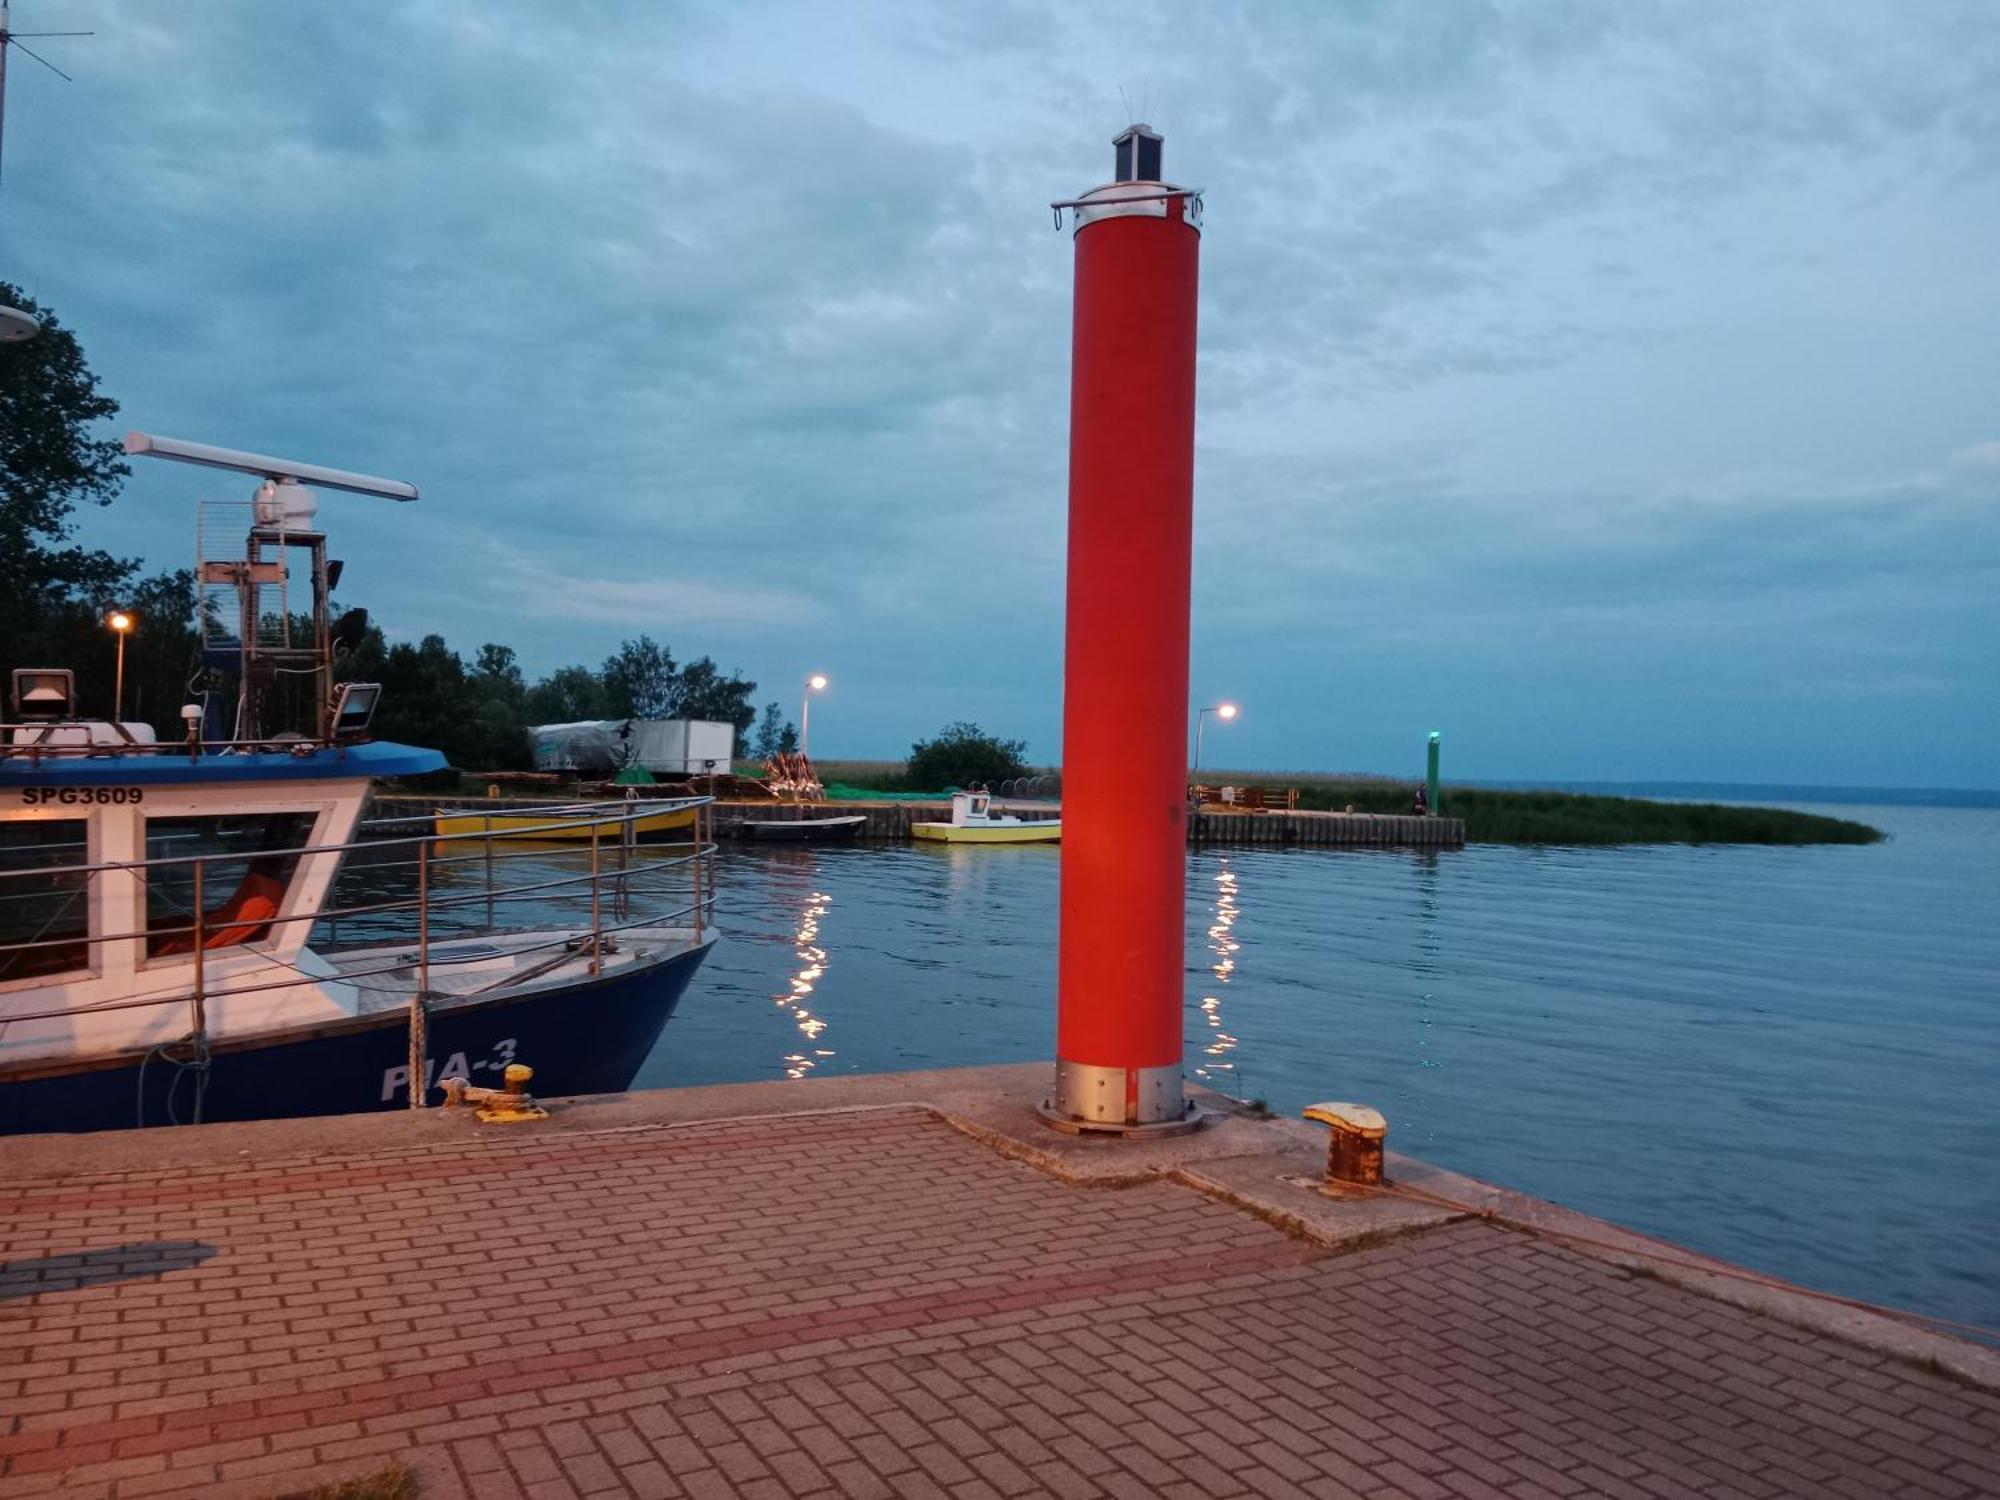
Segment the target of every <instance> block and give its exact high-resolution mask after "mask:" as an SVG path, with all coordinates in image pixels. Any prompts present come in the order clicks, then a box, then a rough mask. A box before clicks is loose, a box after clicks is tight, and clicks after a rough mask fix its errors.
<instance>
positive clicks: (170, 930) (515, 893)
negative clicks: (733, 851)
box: [0, 844, 717, 957]
mask: <svg viewBox="0 0 2000 1500" xmlns="http://www.w3.org/2000/svg"><path fill="white" fill-rule="evenodd" d="M716 849H717V846H716V845H714V844H708V845H705V846H704V847H703V848H701V849H699V850H697V851H694V852H691V853H688V854H683V855H679V856H677V857H676V858H673V859H661V860H653V861H651V862H650V863H648V864H645V865H640V866H637V867H636V868H633V869H630V870H628V871H627V872H625V873H624V874H623V875H622V876H621V875H614V876H613V877H612V878H613V879H616V880H623V881H625V882H628V883H629V882H633V881H645V880H648V879H650V878H652V877H653V876H654V875H655V874H656V873H658V872H661V871H666V870H676V869H679V868H680V867H681V866H683V865H687V864H696V863H697V862H698V861H701V860H705V859H707V858H709V857H711V856H713V855H714V854H715V853H716ZM537 852H541V853H543V854H544V857H546V851H537ZM563 852H564V853H570V854H581V853H582V852H583V851H582V850H580V849H575V850H565V851H563ZM217 857H218V856H215V855H209V856H207V858H208V859H209V860H210V861H211V862H213V861H214V860H216V859H217ZM223 857H224V858H228V859H231V860H234V859H235V858H236V856H233V855H231V856H223ZM403 863H404V862H402V861H399V862H398V863H396V864H393V865H384V866H378V867H376V868H381V869H400V868H402V864H403ZM408 863H410V864H415V863H416V861H414V860H412V861H408ZM454 863H468V861H454ZM57 868H58V869H59V870H68V869H73V868H75V867H74V866H59V867H57ZM36 873H41V874H47V873H49V872H48V871H39V872H36ZM592 878H593V877H592V876H591V875H589V874H588V873H585V874H582V875H566V876H563V877H560V878H558V879H555V880H538V881H535V882H533V883H532V884H529V885H517V886H508V887H506V888H504V889H502V890H497V891H468V892H463V893H461V894H458V895H454V896H432V897H430V898H429V901H428V903H427V904H428V905H429V907H430V909H431V910H433V911H438V910H442V909H446V908H450V907H458V906H473V905H477V904H479V903H482V902H492V901H519V900H524V899H526V898H527V897H529V896H534V895H538V894H541V893H542V892H545V891H553V890H559V889H561V888H562V887H564V886H578V885H584V884H587V883H588V882H589V881H590V880H591V879H592ZM418 905H419V898H417V897H409V898H407V899H404V900H400V901H377V902H372V903H370V904H368V905H365V906H336V907H322V908H321V909H320V910H318V911H316V912H295V913H293V914H292V915H290V916H270V917H259V918H258V919H257V925H258V926H259V927H292V926H296V925H297V924H298V923H300V922H305V923H309V924H313V925H317V924H318V923H320V922H337V921H340V920H341V919H343V918H347V917H367V916H379V915H381V914H382V913H384V912H396V911H415V910H417V908H418ZM196 915H197V916H199V915H200V914H199V913H196ZM231 925H232V926H234V925H237V924H235V923H232V924H231ZM200 930H201V924H200V923H199V922H190V923H188V924H186V925H185V926H174V927H168V926H160V927H154V926H146V927H142V928H138V929H136V930H134V931H131V932H107V933H100V934H99V935H97V936H96V937H93V938H88V939H85V940H84V941H88V942H90V943H119V942H131V941H132V940H133V939H135V938H153V937H180V936H184V935H186V934H188V933H192V932H198V931H200ZM77 941H79V939H77V938H75V937H55V938H29V939H27V940H25V941H22V942H18V943H4V944H0V952H4V953H17V952H26V951H28V950H29V949H33V948H63V947H68V946H70V945H71V944H73V943H76V942H77ZM328 951H334V950H331V949H330V950H328ZM169 956H171V957H179V956H180V955H178V954H174V955H169Z"/></svg>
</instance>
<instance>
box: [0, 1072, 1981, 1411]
mask: <svg viewBox="0 0 2000 1500" xmlns="http://www.w3.org/2000/svg"><path fill="white" fill-rule="evenodd" d="M1053 1073H1054V1067H1053V1064H1052V1063H1017V1064H1005V1065H999V1066H985V1067H971V1068H951V1069H936V1070H925V1071H915V1072H906V1073H875V1074H852V1075H847V1076H841V1077H828V1078H812V1079H800V1080H789V1079H788V1080H778V1081H772V1082H764V1083H736V1084H715V1085H706V1086H699V1087H691V1088H678V1089H648V1090H637V1091H634V1092H631V1093H626V1094H615V1095H595V1096H584V1097H578V1098H571V1099H559V1100H549V1101H543V1102H545V1103H548V1104H549V1106H550V1108H551V1111H552V1113H551V1117H550V1118H549V1119H548V1120H546V1121H540V1122H536V1123H534V1124H532V1125H514V1126H500V1127H494V1126H481V1125H479V1124H478V1123H476V1122H475V1121H474V1120H473V1118H472V1116H471V1112H470V1111H469V1110H467V1111H447V1110H443V1109H435V1108H434V1109H430V1110H426V1111H423V1112H421V1113H419V1114H411V1113H406V1112H395V1113H381V1114H364V1115H347V1116H336V1117H321V1118H314V1119H300V1120H264V1121H253V1122H246V1123H232V1124H220V1125H202V1126H186V1127H179V1128H173V1129H158V1130H147V1131H111V1132H103V1133H97V1134H88V1135H37V1136H14V1137H8V1138H5V1139H0V1179H4V1181H5V1182H6V1184H7V1188H8V1189H19V1188H21V1187H23V1186H26V1185H27V1184H28V1183H30V1182H31V1181H33V1180H35V1179H51V1178H64V1177H71V1176H78V1175H84V1174H88V1175H91V1176H104V1175H107V1174H116V1175H120V1176H143V1175H144V1174H146V1173H147V1172H149V1171H153V1170H167V1169H172V1170H176V1171H185V1170H187V1169H189V1168H200V1167H225V1166H226V1167H235V1168H240V1167H245V1166H263V1167H275V1166H279V1165H283V1164H297V1163H299V1162H300V1161H301V1160H305V1161H317V1160H321V1159H323V1158H325V1157H327V1156H329V1155H333V1154H338V1155H341V1156H345V1157H352V1156H355V1155H363V1154H367V1153H369V1152H371V1151H392V1150H407V1149H408V1148H409V1147H410V1146H411V1144H412V1142H413V1139H415V1140H418V1141H421V1140H423V1139H426V1138H428V1139H433V1140H441V1139H444V1138H450V1137H452V1136H456V1135H457V1134H458V1133H460V1132H478V1133H480V1134H482V1135H485V1136H488V1137H492V1136H493V1135H494V1133H495V1132H497V1131H507V1132H512V1131H521V1132H524V1133H525V1134H527V1135H532V1136H534V1137H542V1136H546V1135H547V1134H550V1133H558V1134H584V1135H604V1134H613V1133H623V1132H638V1131H649V1130H658V1129H661V1128H672V1127H676V1126H694V1125H717V1124H723V1123H735V1122H746V1121H765V1120H772V1119H780V1120H781V1119H785V1118H788V1117H789V1118H797V1119H800V1120H805V1119H809V1118H813V1117H822V1116H828V1115H840V1114H858V1113H874V1112H884V1111H894V1110H909V1111H917V1112H922V1113H925V1114H928V1115H930V1116H933V1117H935V1118H937V1119H939V1120H942V1121H943V1122H945V1123H946V1124H948V1125H950V1126H951V1127H952V1128H954V1129H955V1130H957V1131H959V1132H960V1133H962V1134H964V1135H966V1136H968V1137H971V1138H972V1139H974V1140H977V1141H979V1142H981V1143H983V1144H985V1145H986V1146H988V1147H990V1148H991V1149H993V1150H995V1151H997V1152H999V1153H1000V1154H1002V1155H1004V1156H1007V1157H1010V1158H1012V1159H1014V1160H1016V1161H1019V1162H1021V1163H1022V1164H1024V1165H1025V1166H1028V1167H1031V1168H1033V1169H1034V1170H1036V1171H1039V1172H1042V1173H1044V1174H1047V1175H1049V1176H1051V1177H1054V1178H1056V1179H1057V1180H1059V1181H1062V1182H1064V1183H1066V1184H1069V1185H1072V1186H1076V1187H1084V1188H1095V1189H1102V1190H1117V1189H1119V1188H1125V1187H1132V1186H1136V1185H1138V1184H1141V1183H1146V1182H1152V1181H1158V1180H1161V1179H1165V1180H1169V1181H1173V1182H1177V1183H1180V1184H1182V1185H1184V1186H1186V1187H1188V1188H1191V1189H1193V1190H1195V1191H1197V1192H1200V1193H1203V1194H1205V1195H1207V1196H1209V1197H1211V1198H1214V1199H1217V1200H1220V1201H1222V1202H1225V1203H1228V1204H1230V1205H1232V1206H1234V1207H1236V1208H1238V1209H1241V1210H1243V1211H1245V1212H1248V1213H1251V1214H1254V1215H1256V1216H1257V1217H1259V1218H1261V1219H1264V1220H1266V1221H1267V1222H1269V1223H1271V1224H1273V1225H1276V1226H1277V1227H1279V1228H1281V1229H1283V1230H1284V1231H1286V1232H1287V1233H1289V1234H1291V1235H1293V1236H1295V1237H1298V1238H1301V1239H1304V1240H1307V1241H1310V1242H1312V1243H1314V1244H1316V1245H1319V1246H1322V1247H1324V1248H1327V1249H1329V1250H1333V1251H1336V1252H1352V1251H1358V1250H1363V1249H1368V1248H1372V1247H1374V1246H1376V1245H1380V1244H1383V1243H1385V1242H1388V1241H1391V1240H1397V1239H1404V1238H1410V1237H1414V1236H1420V1235H1423V1234H1426V1233H1428V1232H1430V1231H1432V1230H1435V1229H1438V1228H1441V1227H1443V1226H1445V1225H1448V1224H1453V1223H1459V1222H1463V1221H1464V1220H1466V1219H1467V1218H1470V1217H1474V1215H1472V1214H1469V1213H1463V1212H1457V1211H1454V1210H1451V1209H1446V1208H1443V1207H1439V1206H1435V1205H1431V1204H1426V1203H1418V1202H1413V1201H1410V1200H1407V1199H1399V1198H1396V1197H1394V1196H1381V1197H1367V1198H1336V1197H1330V1196H1328V1195H1326V1194H1325V1193H1323V1192H1322V1191H1320V1190H1319V1187H1318V1183H1319V1180H1320V1176H1321V1172H1322V1169H1323V1165H1324V1161H1325V1153H1326V1140H1325V1136H1324V1134H1323V1132H1321V1131H1319V1130H1318V1129H1317V1128H1315V1127H1313V1126H1310V1125H1308V1124H1306V1123H1305V1122H1304V1121H1300V1120H1290V1119H1284V1118H1279V1117H1275V1116H1260V1115H1258V1114H1254V1113H1252V1112H1251V1111H1249V1110H1248V1109H1246V1108H1245V1107H1244V1106H1242V1105H1241V1104H1239V1103H1237V1102H1236V1101H1233V1100H1230V1099H1228V1098H1226V1097H1224V1096H1221V1095H1218V1094H1214V1093H1212V1092H1210V1091H1208V1090H1205V1089H1201V1088H1198V1087H1195V1086H1193V1085H1190V1087H1189V1092H1190V1094H1191V1095H1192V1096H1194V1097H1195V1098H1197V1100H1198V1101H1199V1102H1200V1103H1201V1104H1202V1105H1203V1107H1204V1108H1206V1109H1209V1110H1212V1111H1213V1112H1214V1113H1215V1116H1216V1118H1215V1121H1214V1123H1213V1124H1211V1125H1209V1126H1208V1127H1206V1128H1204V1129H1202V1130H1200V1131H1198V1132H1196V1133H1194V1134H1192V1135H1186V1136H1179V1137H1171V1138H1166V1139H1160V1140H1138V1141H1118V1140H1107V1139H1098V1138H1093V1137H1088V1136H1072V1135H1065V1134H1062V1133H1060V1132H1057V1131H1054V1130H1051V1129H1049V1128H1048V1127H1047V1126H1046V1125H1044V1124H1043V1123H1042V1122H1041V1121H1040V1120H1039V1118H1038V1117H1037V1116H1036V1114H1035V1107H1036V1106H1037V1105H1038V1104H1040V1103H1041V1102H1042V1100H1043V1099H1044V1097H1045V1096H1046V1095H1047V1093H1048V1090H1049V1085H1050V1080H1051V1079H1052V1077H1053ZM1393 1127H1394V1121H1393V1120H1392V1121H1391V1128H1392V1131H1393ZM497 1138H499V1139H502V1140H504V1139H505V1138H506V1137H505V1136H500V1137H497ZM1391 1139H1393V1134H1392V1136H1391ZM1388 1176H1389V1180H1390V1183H1391V1184H1392V1185H1403V1186H1410V1187H1414V1188H1420V1189H1422V1190H1423V1191H1424V1192H1425V1193H1428V1194H1432V1195H1436V1196H1438V1197H1443V1198H1448V1199H1452V1200H1455V1201H1456V1202H1457V1203H1460V1204H1464V1205H1467V1206H1469V1207H1470V1208H1474V1209H1477V1210H1481V1211H1483V1212H1490V1213H1491V1214H1493V1215H1494V1216H1496V1218H1495V1221H1496V1222H1499V1223H1501V1224H1502V1225H1503V1227H1507V1228H1511V1229H1515V1230H1517V1231H1518V1232H1521V1233H1526V1234H1532V1235H1543V1236H1547V1237H1550V1238H1552V1239H1555V1240H1558V1241H1560V1242H1561V1243H1562V1244H1563V1245H1564V1246H1565V1247H1566V1248H1569V1249H1571V1250H1574V1251H1577V1252H1578V1253H1581V1254H1584V1255H1586V1256H1589V1257H1591V1258H1592V1259H1596V1260H1599V1261H1603V1262H1606V1263H1609V1264H1612V1265H1615V1266H1618V1267H1620V1268H1622V1269H1624V1270H1626V1271H1627V1272H1629V1273H1632V1274H1634V1275H1637V1276H1648V1277H1654V1278H1657V1279H1658V1280H1660V1281H1662V1282H1665V1283H1667V1284H1669V1285H1672V1286H1675V1287H1678V1288H1680V1289H1682V1290H1685V1291H1688V1292H1691V1293H1694V1294H1697V1295H1700V1296H1704V1297H1707V1298H1711V1299H1714V1300H1716V1301H1719V1302H1723V1303H1725V1304H1728V1305H1730V1306H1733V1307H1736V1308H1739V1309H1743V1310H1745V1311H1748V1312H1751V1313H1753V1314H1756V1315H1760V1316H1764V1317H1769V1318H1772V1319H1774V1320H1777V1321H1779V1322H1782V1323H1785V1324H1788V1325H1790V1326H1793V1327H1796V1328H1799V1329H1802V1330H1804V1331H1807V1332H1810V1333H1815V1334H1819V1335H1822V1336H1825V1337H1830V1338H1834V1339H1838V1340H1840V1341H1842V1342H1845V1343H1848V1344H1851V1345H1854V1346H1857V1347H1859V1348H1862V1349H1865V1350H1867V1351H1869V1352H1871V1353H1875V1354H1879V1355H1883V1356H1886V1357H1889V1358H1893V1359H1896V1360H1899V1361H1903V1362H1906V1363H1908V1364H1911V1365H1914V1366H1917V1367H1918V1368H1921V1369H1924V1370H1927V1371H1930V1372H1932V1373H1935V1374H1941V1375H1944V1376H1947V1377H1948V1378H1950V1379H1953V1380H1956V1381H1958V1382H1959V1383H1961V1384H1963V1385H1965V1386H1968V1387H1971V1388H1974V1389H1978V1390H1983V1391H1994V1392H2000V1350H1996V1349H1992V1348H1988V1347H1985V1346H1983V1345H1980V1344H1975V1343H1971V1342H1968V1341H1966V1340H1963V1339H1958V1338H1953V1337H1950V1336H1948V1335H1945V1334H1942V1333H1936V1332H1932V1331H1931V1330H1929V1329H1927V1328H1924V1327H1919V1326H1916V1325H1913V1324H1911V1323H1907V1322H1904V1321H1902V1320H1901V1319H1899V1318H1896V1317H1891V1316H1887V1315H1885V1314H1882V1313H1877V1312H1872V1311H1866V1310H1863V1309H1860V1308H1854V1307H1849V1306H1846V1305H1844V1304H1841V1303H1838V1302H1830V1301H1827V1300H1825V1299H1824V1298H1822V1297H1820V1296H1816V1295H1814V1294H1813V1293H1812V1292H1811V1291H1809V1290H1808V1289H1806V1288H1803V1287H1800V1286H1796V1285H1792V1284H1788V1283H1782V1282H1778V1283H1777V1284H1768V1281H1769V1280H1773V1279H1758V1280H1748V1279H1744V1277H1743V1276H1741V1275H1738V1274H1732V1273H1733V1272H1735V1271H1736V1269H1737V1268H1734V1267H1731V1266H1729V1265H1728V1264H1727V1263H1726V1262H1722V1261H1719V1260H1715V1259H1713V1258H1711V1257H1707V1256H1703V1255H1700V1254H1698V1253H1696V1252H1694V1251H1691V1250H1686V1249H1683V1248H1681V1247H1678V1246H1672V1245H1667V1244H1665V1243H1663V1242H1661V1241H1658V1240H1655V1239H1651V1238H1649V1237H1647V1236H1644V1235H1641V1234H1638V1233H1635V1232H1633V1231H1631V1230H1627V1229H1623V1228H1621V1227H1619V1226H1618V1225H1615V1224H1611V1223H1608V1222H1606V1221H1604V1220H1601V1219H1596V1218H1592V1217H1591V1216H1589V1215H1587V1214H1582V1213H1578V1212H1576V1211H1575V1210H1572V1209H1567V1208H1564V1207H1562V1206H1561V1205H1559V1204H1555V1203H1550V1202H1546V1201H1543V1200H1540V1199H1536V1198H1531V1197H1528V1196H1527V1195H1525V1194H1521V1193H1517V1192H1513V1191H1510V1190H1508V1189H1506V1188H1502V1187H1498V1186H1495V1185H1494V1184H1491V1183H1487V1182H1481V1181H1479V1180H1477V1179H1474V1178H1470V1177H1465V1176H1462V1175H1460V1174H1458V1173H1454V1172H1450V1171H1447V1170H1445V1169H1443V1168H1441V1167H1437V1166H1434V1165H1431V1164H1429V1163H1426V1162H1423V1161H1420V1160H1418V1159H1416V1158H1414V1157H1409V1156H1405V1155H1402V1154H1400V1153H1397V1152H1393V1151H1392V1152H1391V1153H1389V1170H1388ZM0 1196H5V1194H4V1192H0Z"/></svg>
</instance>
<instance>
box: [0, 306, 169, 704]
mask: <svg viewBox="0 0 2000 1500" xmlns="http://www.w3.org/2000/svg"><path fill="white" fill-rule="evenodd" d="M0 303H8V304H11V305H13V306H15V307H18V308H20V309H22V310H23V311H24V312H27V313H29V314H31V315H32V316H34V317H35V318H37V319H38V320H39V321H40V322H41V325H42V331H41V332H40V333H39V334H37V335H36V336H35V337H34V338H31V339H28V340H26V341H24V342H22V343H18V344H0V682H5V681H6V680H8V676H9V674H10V673H11V671H12V669H13V668H15V667H68V668H70V669H71V670H72V671H74V672H75V673H76V682H77V697H78V702H79V704H80V705H81V707H82V709H83V711H84V712H85V713H89V714H102V715H104V716H106V717H108V716H109V715H110V714H111V712H112V701H111V700H112V684H113V678H114V676H115V673H114V668H113V663H114V662H115V660H116V658H117V647H116V642H115V640H114V639H113V637H112V635H111V633H110V632H109V631H108V630H107V629H106V628H105V624H104V618H105V615H106V614H107V613H108V611H109V610H110V609H111V607H112V606H114V605H116V606H118V607H120V608H124V609H128V610H130V611H131V612H132V613H133V614H134V615H135V616H137V619H138V624H137V628H135V629H134V630H133V631H132V633H131V636H130V637H129V638H128V639H127V641H126V642H125V702H124V710H125V716H126V717H127V718H130V719H137V720H142V721H150V722H151V723H152V724H153V725H154V727H155V728H156V729H157V730H158V731H159V732H160V733H161V734H162V735H163V736H171V737H172V738H175V739H178V738H179V737H180V733H181V727H180V707H181V704H182V703H183V702H185V701H187V691H188V681H189V679H190V677H191V676H192V674H193V671H194V668H195V666H196V665H197V663H196V661H195V655H194V647H195V636H194V632H193V629H192V628H191V625H192V620H193V618H194V606H195V591H194V580H193V577H192V576H191V575H190V574H188V573H185V572H167V573H160V574H157V575H155V576H153V577H150V578H145V579H138V578H137V577H136V575H137V573H138V564H137V563H135V562H133V561H131V560H129V559H125V558H119V557H114V556H112V555H111V554H110V553H109V552H104V551H100V550H94V549H91V548H86V547H80V546H78V545H76V543H75V540H74V538H75V534H76V510H77V507H78V506H79V505H84V504H90V505H109V504H110V503H111V502H112V500H114V499H115V498H116V497H117V494H118V486H119V482H120V481H121V480H123V479H124V478H125V477H126V475H127V474H128V473H129V472H130V470H129V469H128V468H127V466H126V463H125V460H124V456H123V454H122V452H121V450H120V448H119V445H118V444H117V443H116V442H115V441H112V440H110V439H108V438H98V437H93V436H92V435H91V432H92V426H93V424H95V423H99V422H103V421H105V420H107V419H108V418H110V417H112V416H115V415H116V414H117V411H118V403H117V402H116V401H114V400H112V399H111V398H110V397H109V396H106V395H104V394H103V393H102V392H101V391H99V390H98V387H97V377H96V375H94V374H93V373H91V369H90V366H89V365H88V364H87V363H86V362H85V360H84V356H83V348H82V346H81V345H80V344H79V343H78V342H77V339H76V335H75V334H73V333H71V332H70V331H69V330H68V329H67V328H65V327H63V325H62V321H61V320H60V319H59V318H57V317H56V315H55V314H54V313H53V312H51V311H50V310H49V309H48V308H46V307H43V306H41V305H40V304H38V303H37V302H36V301H35V300H34V299H33V298H32V297H30V296H28V295H27V294H26V293H25V292H23V291H22V290H21V289H20V288H19V287H16V286H13V285H12V284H10V283H8V282H4V281H0Z"/></svg>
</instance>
